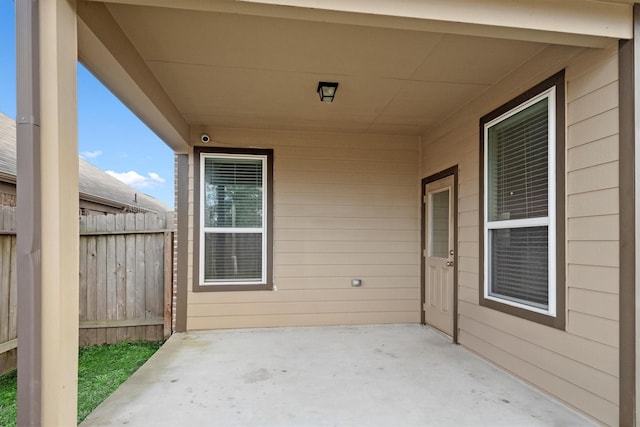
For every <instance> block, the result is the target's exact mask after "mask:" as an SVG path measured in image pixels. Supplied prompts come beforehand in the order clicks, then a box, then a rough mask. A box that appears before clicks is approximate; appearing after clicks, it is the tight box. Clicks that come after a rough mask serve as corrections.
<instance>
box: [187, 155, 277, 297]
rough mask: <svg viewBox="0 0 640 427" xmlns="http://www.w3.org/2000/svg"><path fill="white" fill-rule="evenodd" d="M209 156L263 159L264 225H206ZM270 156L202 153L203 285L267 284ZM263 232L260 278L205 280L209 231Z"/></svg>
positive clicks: (201, 270) (201, 244) (201, 273)
mask: <svg viewBox="0 0 640 427" xmlns="http://www.w3.org/2000/svg"><path fill="white" fill-rule="evenodd" d="M207 158H214V159H237V160H243V159H244V160H247V159H249V160H256V159H260V160H261V161H262V227H260V228H237V227H236V228H233V227H205V221H204V213H205V207H206V203H205V191H204V190H205V186H206V183H207V177H206V175H205V163H206V159H207ZM267 162H268V156H266V155H259V154H227V153H215V152H212V153H200V189H199V192H200V259H199V263H200V266H199V268H198V271H199V275H200V277H199V281H200V284H201V286H229V285H231V286H236V285H237V286H242V285H266V284H267V240H268V236H267V232H268V230H267V224H268V221H269V218H268V215H269V212H268V209H267V193H268V191H267V190H268V188H269V183H268V182H267V179H268V176H267V167H268V163H267ZM258 232H259V233H261V234H262V277H261V278H260V279H259V280H237V281H236V280H205V277H204V272H205V268H204V266H205V250H204V246H205V236H206V234H207V233H258Z"/></svg>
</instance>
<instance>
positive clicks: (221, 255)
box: [200, 154, 266, 285]
mask: <svg viewBox="0 0 640 427" xmlns="http://www.w3.org/2000/svg"><path fill="white" fill-rule="evenodd" d="M200 163H201V181H202V184H201V186H202V188H201V190H202V195H201V216H202V217H201V223H202V237H201V250H200V253H201V264H200V265H201V275H202V277H201V279H202V283H204V284H225V285H229V284H232V285H235V284H261V283H265V280H266V276H265V270H266V264H265V263H266V236H265V234H266V189H265V185H266V176H265V170H266V164H265V163H266V157H264V156H253V155H229V154H202V158H201V162H200Z"/></svg>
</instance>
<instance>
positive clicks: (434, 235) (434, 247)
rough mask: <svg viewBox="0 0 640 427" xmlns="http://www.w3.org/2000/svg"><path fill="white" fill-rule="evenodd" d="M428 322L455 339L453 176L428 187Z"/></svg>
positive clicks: (425, 275) (426, 193)
mask: <svg viewBox="0 0 640 427" xmlns="http://www.w3.org/2000/svg"><path fill="white" fill-rule="evenodd" d="M424 194H425V200H424V202H425V204H426V206H425V228H424V229H425V233H426V235H425V248H424V249H425V250H424V256H425V272H424V277H425V303H424V314H425V321H426V323H427V324H428V325H431V326H433V327H435V328H437V329H439V330H441V331H442V332H444V333H445V334H447V335H450V336H453V268H454V266H453V260H454V256H453V255H454V252H453V250H454V244H453V215H454V212H453V199H452V198H453V176H448V177H446V178H442V179H440V180H438V181H434V182H430V183H428V184H427V185H426V188H425V192H424Z"/></svg>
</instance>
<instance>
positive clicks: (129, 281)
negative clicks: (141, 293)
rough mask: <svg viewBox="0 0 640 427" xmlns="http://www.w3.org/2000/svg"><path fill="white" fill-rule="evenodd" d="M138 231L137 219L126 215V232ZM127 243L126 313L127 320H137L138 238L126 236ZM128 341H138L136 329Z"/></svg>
mask: <svg viewBox="0 0 640 427" xmlns="http://www.w3.org/2000/svg"><path fill="white" fill-rule="evenodd" d="M135 229H136V217H135V215H134V214H132V213H128V214H126V215H125V230H135ZM125 241H126V243H125V244H126V255H125V259H126V265H127V268H126V280H125V282H126V299H127V306H126V310H125V312H126V313H127V317H126V318H127V319H135V318H136V236H135V235H133V234H128V235H126V236H125ZM126 339H127V341H132V340H135V339H136V328H135V327H130V328H127V330H126Z"/></svg>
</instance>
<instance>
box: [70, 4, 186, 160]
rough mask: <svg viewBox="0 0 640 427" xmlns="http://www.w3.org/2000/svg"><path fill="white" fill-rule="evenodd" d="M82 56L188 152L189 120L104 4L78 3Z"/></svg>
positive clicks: (144, 116) (179, 148)
mask: <svg viewBox="0 0 640 427" xmlns="http://www.w3.org/2000/svg"><path fill="white" fill-rule="evenodd" d="M78 59H79V60H80V62H82V63H83V64H84V65H85V66H86V67H87V68H88V69H89V70H90V71H91V72H92V73H93V74H94V75H95V76H96V77H97V78H98V80H100V81H101V82H102V83H103V84H104V85H105V86H106V87H107V88H109V89H110V90H111V91H112V92H113V93H114V94H115V95H116V96H117V97H118V98H119V99H120V100H121V101H122V102H123V103H124V104H125V105H126V106H127V107H128V108H129V109H130V110H131V111H133V112H134V113H135V114H136V115H137V116H138V117H139V118H140V119H141V120H142V121H143V122H144V123H145V124H146V125H147V126H149V128H150V129H151V130H153V131H154V132H155V133H156V134H157V135H158V137H160V138H161V139H162V140H163V141H164V142H165V143H166V144H167V145H168V146H169V147H171V148H172V149H173V151H174V152H176V153H187V152H188V149H189V144H188V140H189V125H188V123H187V122H186V121H185V120H184V118H183V116H182V115H181V114H180V112H179V111H178V109H177V108H176V106H175V105H174V104H173V102H172V101H171V99H170V98H169V96H168V95H167V93H166V92H165V90H164V89H163V88H162V86H161V85H160V83H159V82H158V80H157V79H156V78H155V76H154V75H153V73H152V72H151V70H149V67H147V64H146V63H145V61H144V59H143V58H142V57H140V55H139V54H138V51H137V50H136V49H135V47H134V46H133V45H132V44H131V42H130V41H129V39H128V38H127V36H126V35H125V34H124V32H123V31H122V29H121V28H120V26H119V25H118V24H117V23H116V21H115V20H114V19H113V16H111V13H110V12H109V11H108V10H107V8H106V6H105V5H104V4H100V3H86V2H78Z"/></svg>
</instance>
